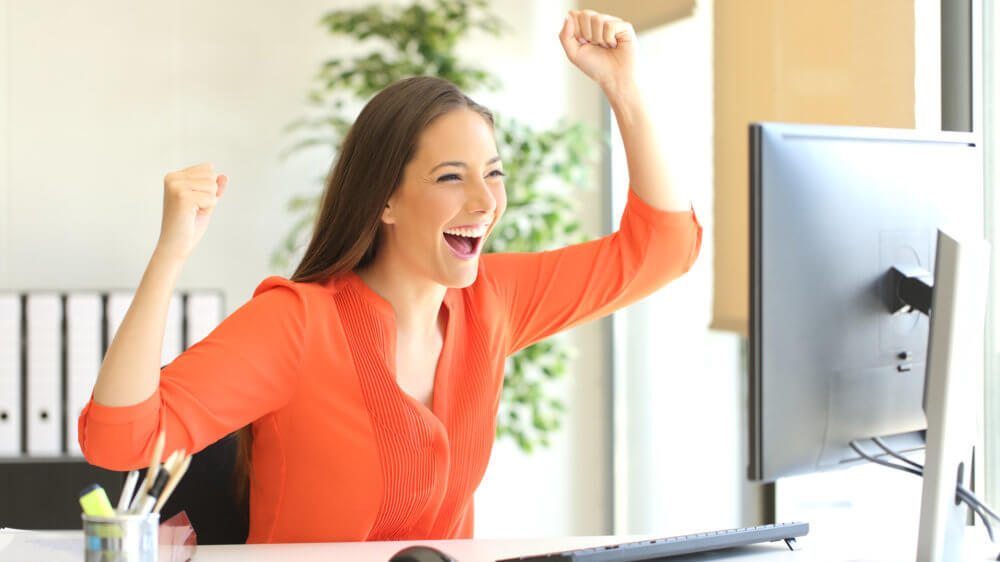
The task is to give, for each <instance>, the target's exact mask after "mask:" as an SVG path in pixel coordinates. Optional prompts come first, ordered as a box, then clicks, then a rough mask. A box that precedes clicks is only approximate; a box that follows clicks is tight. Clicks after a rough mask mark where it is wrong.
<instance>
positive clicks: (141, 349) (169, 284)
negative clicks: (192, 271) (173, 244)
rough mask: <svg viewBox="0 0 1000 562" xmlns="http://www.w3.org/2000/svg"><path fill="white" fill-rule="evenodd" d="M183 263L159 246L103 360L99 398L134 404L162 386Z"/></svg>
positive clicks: (103, 401) (96, 388)
mask: <svg viewBox="0 0 1000 562" xmlns="http://www.w3.org/2000/svg"><path fill="white" fill-rule="evenodd" d="M183 265H184V262H183V261H182V260H180V259H176V258H173V257H168V256H166V255H162V254H160V253H157V252H154V254H153V257H152V258H151V259H150V261H149V265H148V266H147V267H146V272H145V273H144V274H143V276H142V281H140V283H139V288H138V289H137V290H136V294H135V297H134V298H133V299H132V304H131V305H130V306H129V309H128V312H127V313H126V314H125V318H124V319H123V320H122V323H121V326H119V328H118V332H117V333H116V334H115V337H114V340H113V341H112V342H111V345H110V346H109V348H108V352H107V354H106V355H105V356H104V362H103V363H102V364H101V370H100V372H99V374H98V376H97V383H96V384H95V385H94V401H95V402H97V403H98V404H101V405H104V406H131V405H133V404H138V403H139V402H142V401H143V400H146V399H147V398H149V397H150V396H152V395H153V393H154V392H155V391H156V388H157V386H158V385H159V382H160V357H161V354H162V347H163V332H164V329H165V326H166V322H167V310H168V308H169V306H170V298H171V296H172V295H173V291H174V287H175V285H176V283H177V276H178V275H180V271H181V269H182V268H183Z"/></svg>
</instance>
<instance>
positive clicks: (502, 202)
mask: <svg viewBox="0 0 1000 562" xmlns="http://www.w3.org/2000/svg"><path fill="white" fill-rule="evenodd" d="M493 198H494V199H495V200H496V202H497V210H496V216H497V217H499V216H500V215H502V214H503V212H504V210H506V209H507V188H505V187H504V185H503V184H502V183H501V184H500V187H499V188H498V189H494V190H493Z"/></svg>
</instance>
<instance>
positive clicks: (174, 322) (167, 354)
mask: <svg viewBox="0 0 1000 562" xmlns="http://www.w3.org/2000/svg"><path fill="white" fill-rule="evenodd" d="M182 305H183V299H182V298H181V296H180V295H179V294H177V293H174V294H173V296H171V297H170V305H169V308H167V323H166V325H165V326H164V329H163V346H162V347H161V348H160V367H162V366H164V365H166V364H167V363H170V362H171V361H173V360H174V358H175V357H177V356H178V355H180V354H181V352H182V351H184V347H183V346H184V338H183V331H182V330H183V325H184V308H183V306H182Z"/></svg>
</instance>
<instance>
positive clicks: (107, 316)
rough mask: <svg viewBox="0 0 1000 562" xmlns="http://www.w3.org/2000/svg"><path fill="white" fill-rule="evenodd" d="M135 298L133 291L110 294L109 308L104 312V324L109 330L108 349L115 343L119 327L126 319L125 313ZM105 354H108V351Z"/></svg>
mask: <svg viewBox="0 0 1000 562" xmlns="http://www.w3.org/2000/svg"><path fill="white" fill-rule="evenodd" d="M134 297H135V293H134V292H131V291H113V292H111V293H109V294H108V303H107V308H106V309H105V310H104V322H105V324H106V325H107V330H108V347H111V342H113V341H115V334H116V333H118V327H119V326H121V325H122V320H124V319H125V313H127V312H128V307H129V306H131V305H132V299H133V298H134ZM104 352H105V353H107V349H105V350H104Z"/></svg>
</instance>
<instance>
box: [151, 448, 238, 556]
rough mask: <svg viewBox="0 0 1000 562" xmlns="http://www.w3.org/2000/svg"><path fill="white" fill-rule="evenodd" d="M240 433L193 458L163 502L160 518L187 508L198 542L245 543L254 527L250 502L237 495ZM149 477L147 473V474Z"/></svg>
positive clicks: (162, 519)
mask: <svg viewBox="0 0 1000 562" xmlns="http://www.w3.org/2000/svg"><path fill="white" fill-rule="evenodd" d="M236 447H237V441H236V433H231V434H229V435H227V436H226V437H223V438H222V439H219V440H218V441H216V442H215V443H213V444H211V445H209V446H208V447H205V448H204V449H202V450H201V451H199V452H197V453H195V454H194V455H193V456H192V457H191V466H189V467H188V470H187V472H186V473H185V474H184V477H183V478H181V480H180V482H179V483H178V484H177V488H176V489H175V490H174V492H173V493H172V494H171V495H170V498H169V499H167V502H166V503H165V504H163V508H162V509H161V510H160V521H161V522H162V521H166V520H168V519H170V518H171V517H173V516H174V515H176V514H178V513H180V512H181V511H186V512H187V516H188V519H189V520H190V521H191V526H192V527H193V528H194V532H195V533H196V534H197V535H198V544H243V543H246V541H247V535H248V533H249V530H250V523H249V522H250V509H249V506H248V504H247V502H246V501H244V502H243V503H242V505H237V504H236V501H235V499H234V498H233V491H232V474H233V468H234V466H235V461H236ZM144 477H145V476H144Z"/></svg>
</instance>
